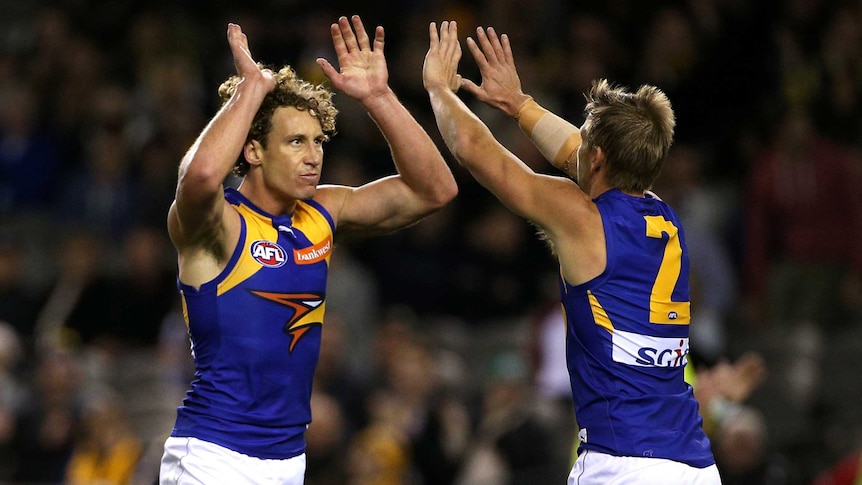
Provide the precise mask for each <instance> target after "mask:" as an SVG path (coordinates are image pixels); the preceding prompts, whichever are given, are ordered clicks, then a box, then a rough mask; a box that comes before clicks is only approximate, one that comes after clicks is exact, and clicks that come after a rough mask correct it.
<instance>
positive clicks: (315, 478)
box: [305, 347, 350, 485]
mask: <svg viewBox="0 0 862 485" xmlns="http://www.w3.org/2000/svg"><path fill="white" fill-rule="evenodd" d="M321 348H322V347H321ZM311 419H312V421H311V424H310V425H309V426H308V431H307V432H306V433H305V443H306V453H307V457H308V461H307V463H306V471H305V480H306V482H307V483H309V484H315V485H343V484H344V483H346V478H347V464H346V462H347V457H346V454H347V441H348V438H349V436H350V435H349V432H348V431H349V429H348V424H347V419H346V418H345V416H344V409H343V408H342V406H341V404H340V403H339V401H338V400H337V399H335V398H333V397H332V396H330V395H329V394H328V393H326V392H321V391H319V390H317V386H315V390H314V391H313V392H312V394H311Z"/></svg>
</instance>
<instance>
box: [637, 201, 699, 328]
mask: <svg viewBox="0 0 862 485" xmlns="http://www.w3.org/2000/svg"><path fill="white" fill-rule="evenodd" d="M644 219H646V235H647V237H654V238H657V239H662V234H667V235H668V238H667V242H666V244H665V248H664V255H663V256H662V259H661V267H660V268H659V270H658V275H656V278H655V283H654V284H653V287H652V293H651V294H650V302H649V314H650V318H649V320H650V323H657V324H665V325H688V324H689V323H690V322H691V302H689V301H672V300H671V298H672V296H673V290H674V288H676V285H677V283H678V282H679V275H680V271H681V270H682V245H681V244H680V241H679V234H678V233H679V230H678V229H677V227H676V226H674V225H673V222H671V221H669V220H667V219H665V218H664V217H663V216H644Z"/></svg>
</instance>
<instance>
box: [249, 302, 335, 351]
mask: <svg viewBox="0 0 862 485" xmlns="http://www.w3.org/2000/svg"><path fill="white" fill-rule="evenodd" d="M251 293H252V294H254V295H257V296H259V297H261V298H265V299H267V300H269V301H273V302H275V303H279V304H281V305H284V306H287V307H290V308H292V309H293V316H292V317H291V318H290V320H288V321H287V322H286V323H285V324H284V328H283V329H282V330H283V331H284V333H286V334H287V335H289V336H290V338H291V340H290V347H289V348H288V350H289V352H290V353H293V349H294V348H295V347H296V344H297V342H299V340H300V339H301V338H302V337H303V336H304V335H305V333H306V332H308V331H309V330H310V329H311V327H313V326H315V325H322V324H323V322H322V320H323V318H317V319H316V318H314V317H315V316H317V315H318V312H315V310H320V309H322V308H323V296H321V295H318V294H315V293H273V292H269V291H252V292H251ZM321 316H322V315H321Z"/></svg>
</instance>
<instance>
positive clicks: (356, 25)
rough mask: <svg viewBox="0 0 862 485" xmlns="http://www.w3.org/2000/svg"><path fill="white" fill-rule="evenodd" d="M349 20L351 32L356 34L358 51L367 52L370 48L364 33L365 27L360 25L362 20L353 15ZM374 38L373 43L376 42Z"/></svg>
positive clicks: (366, 34) (366, 35)
mask: <svg viewBox="0 0 862 485" xmlns="http://www.w3.org/2000/svg"><path fill="white" fill-rule="evenodd" d="M350 20H351V21H352V22H353V30H354V31H355V32H356V34H355V35H356V40H357V44H358V45H359V48H360V49H365V50H368V49H370V48H371V44H370V43H369V41H368V33H367V32H365V25H364V24H363V23H362V19H361V18H359V15H354V16H352V17H350ZM376 40H377V39H376V37H375V41H376Z"/></svg>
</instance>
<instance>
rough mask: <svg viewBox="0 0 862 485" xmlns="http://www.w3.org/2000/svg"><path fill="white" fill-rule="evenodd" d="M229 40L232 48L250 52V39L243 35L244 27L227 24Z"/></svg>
mask: <svg viewBox="0 0 862 485" xmlns="http://www.w3.org/2000/svg"><path fill="white" fill-rule="evenodd" d="M227 40H228V43H229V44H230V45H231V46H236V47H238V48H240V49H242V50H245V51H247V50H248V37H247V36H246V35H245V34H244V33H243V31H242V27H240V26H239V25H237V24H227Z"/></svg>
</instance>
